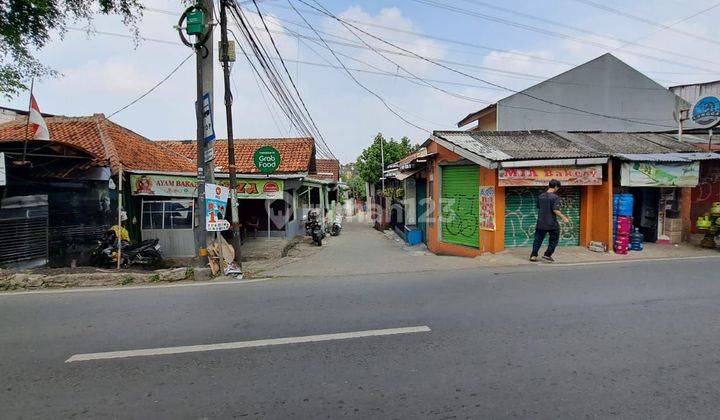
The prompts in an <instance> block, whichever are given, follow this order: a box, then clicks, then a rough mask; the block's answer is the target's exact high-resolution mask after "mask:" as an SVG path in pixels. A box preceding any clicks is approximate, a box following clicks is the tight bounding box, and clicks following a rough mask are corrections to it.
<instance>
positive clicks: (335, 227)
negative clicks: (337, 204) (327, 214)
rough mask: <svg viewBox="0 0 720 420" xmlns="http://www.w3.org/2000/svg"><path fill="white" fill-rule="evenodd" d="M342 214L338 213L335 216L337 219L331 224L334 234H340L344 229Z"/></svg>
mask: <svg viewBox="0 0 720 420" xmlns="http://www.w3.org/2000/svg"><path fill="white" fill-rule="evenodd" d="M342 219H343V217H342V215H341V214H338V215H336V216H335V220H334V221H333V223H332V226H330V235H332V236H338V235H339V234H340V231H341V230H342Z"/></svg>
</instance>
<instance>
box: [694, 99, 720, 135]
mask: <svg viewBox="0 0 720 420" xmlns="http://www.w3.org/2000/svg"><path fill="white" fill-rule="evenodd" d="M690 119H691V120H692V122H693V123H695V125H697V126H698V127H700V128H711V127H714V126H715V125H717V123H718V122H720V99H718V98H717V97H715V96H705V97H703V98H700V99H698V101H697V102H695V104H693V106H692V109H691V114H690Z"/></svg>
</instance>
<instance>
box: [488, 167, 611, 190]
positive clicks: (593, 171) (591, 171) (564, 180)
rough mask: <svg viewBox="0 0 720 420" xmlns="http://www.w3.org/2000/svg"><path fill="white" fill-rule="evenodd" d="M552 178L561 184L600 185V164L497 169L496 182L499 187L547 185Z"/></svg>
mask: <svg viewBox="0 0 720 420" xmlns="http://www.w3.org/2000/svg"><path fill="white" fill-rule="evenodd" d="M552 179H556V180H558V181H560V183H561V184H562V185H563V186H574V185H602V165H591V166H533V167H529V168H500V169H498V184H499V185H500V186H501V187H547V186H548V183H549V182H550V180H552Z"/></svg>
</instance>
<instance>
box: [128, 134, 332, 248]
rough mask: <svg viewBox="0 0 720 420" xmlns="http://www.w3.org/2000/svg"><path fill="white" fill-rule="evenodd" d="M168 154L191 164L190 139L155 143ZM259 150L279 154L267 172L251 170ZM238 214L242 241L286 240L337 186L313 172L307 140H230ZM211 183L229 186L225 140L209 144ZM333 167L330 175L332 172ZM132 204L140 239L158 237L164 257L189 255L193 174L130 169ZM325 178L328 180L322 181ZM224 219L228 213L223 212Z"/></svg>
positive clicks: (299, 230)
mask: <svg viewBox="0 0 720 420" xmlns="http://www.w3.org/2000/svg"><path fill="white" fill-rule="evenodd" d="M156 143H157V144H159V145H160V146H161V147H162V148H164V149H165V150H166V151H168V152H169V153H172V154H174V155H177V156H180V157H182V158H184V159H187V160H191V159H194V158H195V157H196V156H197V154H196V153H197V149H196V142H195V141H191V140H186V141H185V140H177V141H173V140H163V141H157V142H156ZM264 146H271V147H273V148H274V149H275V150H277V151H278V153H279V154H280V166H279V167H278V169H277V170H276V171H275V172H273V173H272V174H263V173H261V172H260V170H259V169H258V168H256V167H255V164H254V162H253V155H254V154H255V151H256V150H257V149H259V148H261V147H264ZM234 147H235V161H236V170H237V193H238V212H239V215H240V228H241V235H242V237H243V239H248V238H257V237H283V238H288V239H289V238H292V237H294V236H296V235H298V234H302V233H303V232H302V229H303V226H302V218H303V216H304V214H305V213H306V212H307V210H308V209H309V208H319V209H321V210H322V211H323V212H326V211H327V209H328V208H329V203H330V202H329V191H330V190H332V189H333V186H334V185H336V184H337V182H336V181H334V179H335V176H336V175H334V174H333V173H331V172H328V173H323V174H318V173H317V172H318V171H317V161H316V159H315V143H314V140H313V139H312V138H272V139H238V140H235V145H234ZM214 148H215V178H216V179H215V182H216V183H218V184H221V185H229V175H228V148H227V141H225V140H216V141H215V145H214ZM337 172H339V169H338V170H337V171H336V172H335V174H337ZM130 173H131V176H130V185H131V188H132V195H133V203H134V206H135V208H136V211H138V212H139V214H140V222H141V234H142V235H141V236H142V238H143V239H149V238H159V239H160V240H161V243H163V244H164V245H163V254H164V255H166V256H169V257H176V258H179V257H191V256H193V255H194V252H195V251H194V240H193V233H192V226H193V225H192V221H193V220H194V217H195V216H194V213H195V209H194V197H196V196H197V175H196V174H195V172H194V171H190V172H167V171H130ZM325 177H330V178H332V179H325ZM226 217H227V218H229V217H230V216H229V212H228V213H226Z"/></svg>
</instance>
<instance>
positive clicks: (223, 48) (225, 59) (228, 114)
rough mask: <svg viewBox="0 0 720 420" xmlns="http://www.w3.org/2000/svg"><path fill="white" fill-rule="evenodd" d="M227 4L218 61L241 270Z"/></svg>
mask: <svg viewBox="0 0 720 420" xmlns="http://www.w3.org/2000/svg"><path fill="white" fill-rule="evenodd" d="M227 2H228V0H220V61H222V67H223V81H224V82H225V119H226V121H227V143H228V144H227V147H228V170H229V171H230V220H231V222H232V246H233V248H235V264H237V266H238V268H242V259H241V255H240V246H241V241H240V215H239V214H238V201H237V172H236V171H237V168H236V167H235V139H234V137H233V121H232V102H233V97H232V92H231V91H230V62H231V61H235V54H234V53H233V54H232V57H231V56H230V52H231V51H230V43H229V42H228V36H227Z"/></svg>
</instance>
